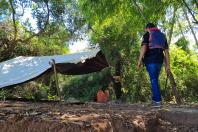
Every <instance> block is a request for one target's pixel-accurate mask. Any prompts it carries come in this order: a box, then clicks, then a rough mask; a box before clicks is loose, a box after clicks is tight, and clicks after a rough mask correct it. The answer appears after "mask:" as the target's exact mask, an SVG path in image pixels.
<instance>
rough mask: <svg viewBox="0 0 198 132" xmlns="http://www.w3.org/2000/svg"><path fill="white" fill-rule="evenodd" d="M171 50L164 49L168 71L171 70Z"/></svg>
mask: <svg viewBox="0 0 198 132" xmlns="http://www.w3.org/2000/svg"><path fill="white" fill-rule="evenodd" d="M169 56H170V55H169V50H168V49H165V50H164V63H165V70H166V72H167V73H169V72H170V58H169Z"/></svg>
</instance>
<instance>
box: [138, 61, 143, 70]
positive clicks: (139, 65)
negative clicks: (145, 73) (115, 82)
mask: <svg viewBox="0 0 198 132" xmlns="http://www.w3.org/2000/svg"><path fill="white" fill-rule="evenodd" d="M141 66H142V62H141V61H138V64H137V69H138V70H139V69H140V68H141Z"/></svg>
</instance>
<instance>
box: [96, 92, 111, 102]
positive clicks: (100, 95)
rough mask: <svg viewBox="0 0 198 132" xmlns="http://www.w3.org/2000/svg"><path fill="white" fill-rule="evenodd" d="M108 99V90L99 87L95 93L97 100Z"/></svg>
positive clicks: (104, 100)
mask: <svg viewBox="0 0 198 132" xmlns="http://www.w3.org/2000/svg"><path fill="white" fill-rule="evenodd" d="M108 100H109V90H105V93H104V92H103V91H102V90H101V89H100V90H98V93H97V102H99V103H106V102H107V101H108Z"/></svg>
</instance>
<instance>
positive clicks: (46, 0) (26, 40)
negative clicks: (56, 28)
mask: <svg viewBox="0 0 198 132" xmlns="http://www.w3.org/2000/svg"><path fill="white" fill-rule="evenodd" d="M45 4H46V7H47V16H46V17H47V19H46V21H45V24H44V28H42V29H41V30H40V31H39V32H38V33H34V34H33V35H31V36H30V37H29V38H26V39H25V40H19V41H20V42H23V43H25V42H28V41H29V40H31V39H32V38H34V37H36V36H40V35H41V34H42V33H43V32H44V31H45V30H46V28H47V26H48V25H49V16H50V10H49V5H48V0H45Z"/></svg>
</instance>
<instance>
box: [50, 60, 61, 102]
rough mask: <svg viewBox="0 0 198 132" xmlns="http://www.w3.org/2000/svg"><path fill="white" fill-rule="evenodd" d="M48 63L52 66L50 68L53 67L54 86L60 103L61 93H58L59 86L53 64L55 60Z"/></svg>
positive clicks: (54, 64)
mask: <svg viewBox="0 0 198 132" xmlns="http://www.w3.org/2000/svg"><path fill="white" fill-rule="evenodd" d="M49 63H50V64H51V65H52V67H53V71H54V80H55V85H56V89H57V93H58V96H59V100H60V101H61V92H60V89H59V84H58V76H57V72H56V63H55V60H54V59H52V61H51V62H49Z"/></svg>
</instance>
